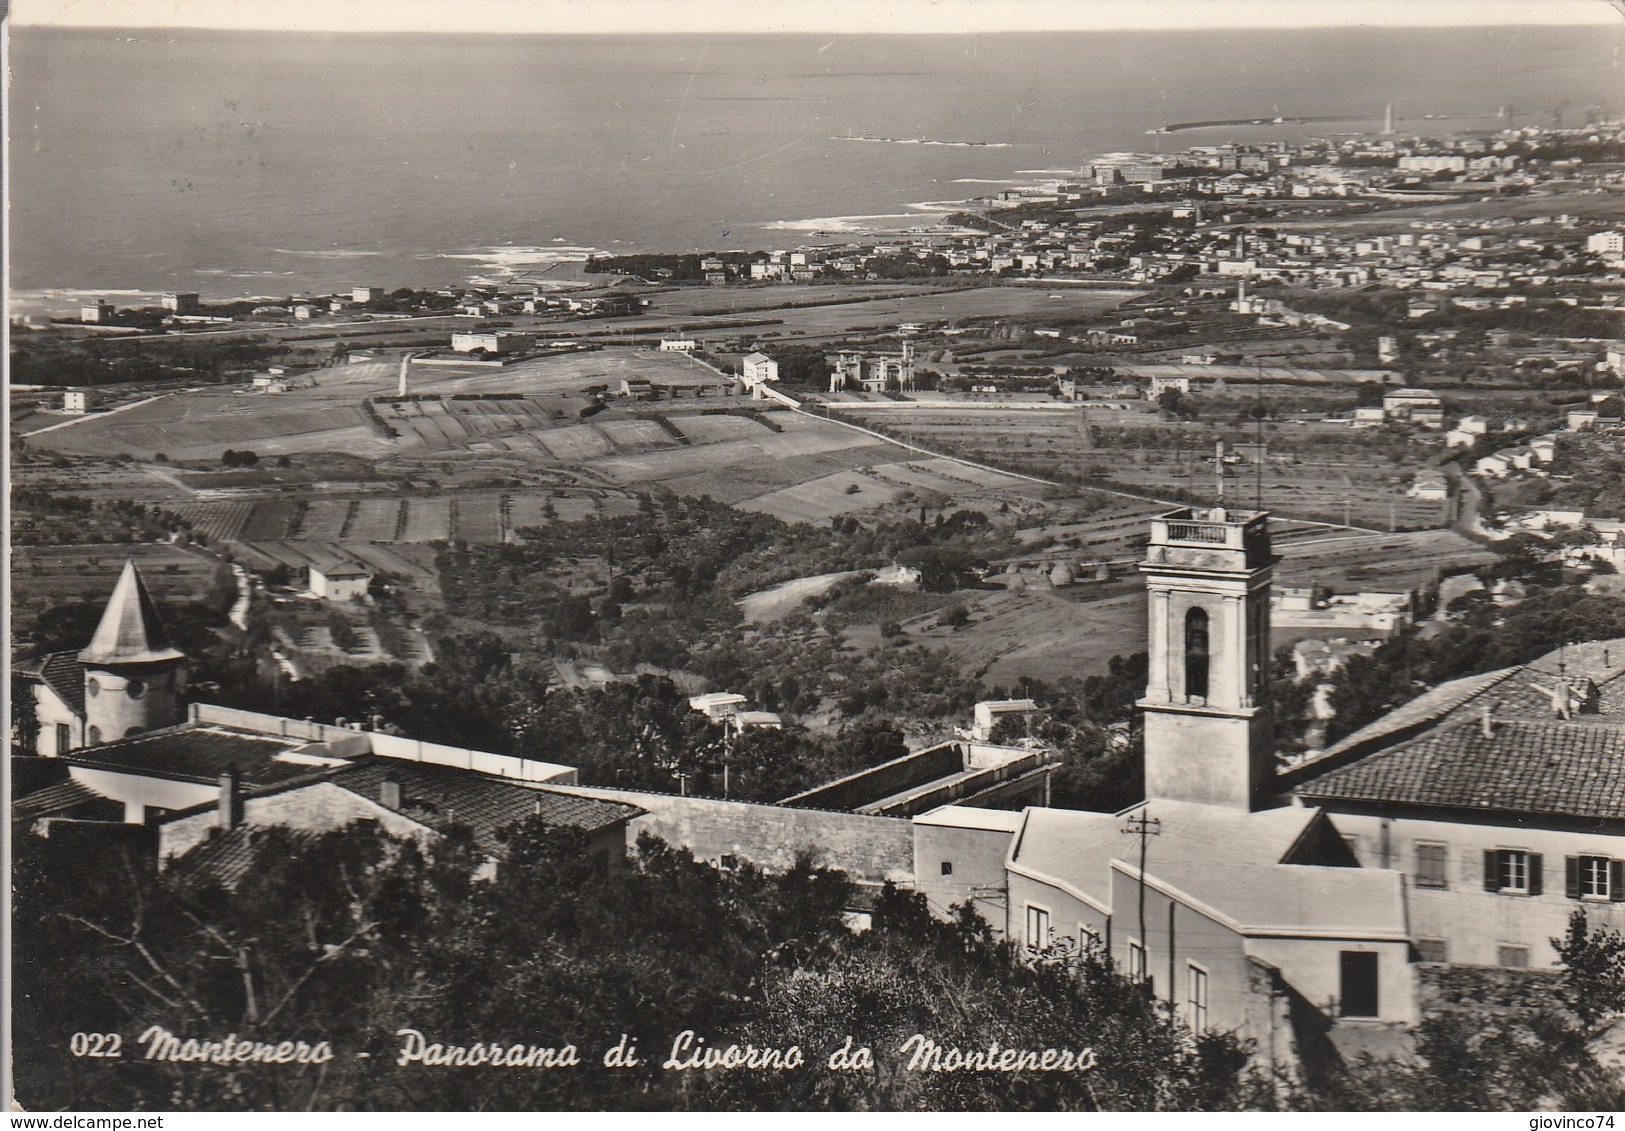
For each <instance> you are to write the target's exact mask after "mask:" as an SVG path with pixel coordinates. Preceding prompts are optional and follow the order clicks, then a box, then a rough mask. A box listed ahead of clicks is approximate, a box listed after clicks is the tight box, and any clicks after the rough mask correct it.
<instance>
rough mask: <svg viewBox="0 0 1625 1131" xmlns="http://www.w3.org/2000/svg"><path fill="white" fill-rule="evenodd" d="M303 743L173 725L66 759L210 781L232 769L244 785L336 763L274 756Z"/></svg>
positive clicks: (218, 728)
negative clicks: (284, 758)
mask: <svg viewBox="0 0 1625 1131" xmlns="http://www.w3.org/2000/svg"><path fill="white" fill-rule="evenodd" d="M304 745H306V743H305V742H304V741H303V740H301V739H292V738H283V737H281V736H279V735H269V734H260V733H258V732H256V731H250V730H237V729H235V728H233V727H222V726H179V727H171V728H169V729H167V730H155V731H152V732H150V733H148V734H138V735H136V736H135V737H133V738H126V739H121V740H120V741H118V742H109V743H106V744H104V745H101V746H87V747H84V748H83V749H80V750H74V751H70V752H69V753H68V754H67V755H66V760H67V761H69V762H71V763H73V764H74V765H81V766H92V767H96V768H98V769H107V770H117V771H121V772H124V773H132V774H150V775H153V776H156V777H167V778H180V779H184V780H189V781H204V782H211V783H212V782H215V781H218V780H219V777H220V775H221V774H223V773H225V772H226V771H227V770H229V769H235V770H236V771H237V774H238V780H239V781H241V782H242V783H243V784H244V785H245V786H264V785H270V784H273V783H276V782H282V781H287V780H289V779H291V778H297V777H303V776H305V775H307V774H311V773H316V772H320V771H321V770H322V769H324V768H330V766H331V765H333V764H336V763H329V764H328V765H327V766H324V765H323V764H322V763H321V762H313V761H311V760H301V761H297V762H295V761H283V760H280V759H279V757H278V756H279V755H281V754H285V753H288V752H290V751H292V750H295V749H297V748H299V747H301V746H304Z"/></svg>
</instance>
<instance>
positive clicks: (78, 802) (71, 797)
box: [11, 779, 124, 824]
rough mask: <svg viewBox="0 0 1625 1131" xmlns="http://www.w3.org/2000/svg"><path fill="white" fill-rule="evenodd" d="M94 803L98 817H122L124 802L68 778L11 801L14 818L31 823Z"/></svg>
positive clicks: (115, 819)
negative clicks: (109, 798)
mask: <svg viewBox="0 0 1625 1131" xmlns="http://www.w3.org/2000/svg"><path fill="white" fill-rule="evenodd" d="M87 805H88V806H94V807H95V810H96V817H97V818H98V819H106V820H111V821H117V820H121V819H122V818H123V816H124V806H123V805H122V804H121V803H119V802H116V801H109V800H108V799H106V798H105V797H103V796H102V795H101V794H99V793H97V792H96V791H95V790H93V789H91V788H90V787H89V786H88V785H83V784H81V783H79V782H76V781H73V780H71V779H70V780H68V781H61V782H57V783H56V784H55V785H50V786H46V787H45V788H44V789H41V790H36V791H35V792H33V793H30V794H29V795H28V796H27V797H19V798H17V799H16V800H15V801H13V802H12V803H11V819H12V820H13V821H14V822H17V823H20V824H32V823H33V822H34V821H38V820H40V819H42V818H45V817H60V816H63V815H65V814H67V813H69V812H72V811H73V810H77V809H80V808H81V807H83V806H87Z"/></svg>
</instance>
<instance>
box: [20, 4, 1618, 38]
mask: <svg viewBox="0 0 1625 1131" xmlns="http://www.w3.org/2000/svg"><path fill="white" fill-rule="evenodd" d="M11 19H12V22H13V23H14V24H18V25H39V24H47V25H49V24H54V25H60V26H76V27H115V28H176V27H209V28H238V29H284V30H292V31H320V32H348V31H368V32H424V33H437V34H446V33H459V32H482V33H504V32H505V33H511V34H525V33H554V34H604V33H629V32H630V33H644V34H648V33H684V32H687V33H707V32H718V33H722V32H756V33H773V32H799V33H847V34H866V35H872V34H885V33H912V34H918V33H922V32H947V33H989V32H1004V31H1073V30H1080V31H1095V30H1098V31H1108V30H1120V29H1137V28H1144V29H1180V28H1183V29H1201V28H1289V27H1337V26H1347V27H1356V26H1365V27H1450V26H1468V27H1470V26H1486V25H1497V24H1563V25H1576V24H1612V25H1613V26H1615V27H1625V0H12V11H11Z"/></svg>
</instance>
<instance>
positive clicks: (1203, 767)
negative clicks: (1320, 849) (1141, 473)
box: [1139, 507, 1276, 809]
mask: <svg viewBox="0 0 1625 1131" xmlns="http://www.w3.org/2000/svg"><path fill="white" fill-rule="evenodd" d="M1275 562H1276V558H1275V557H1274V555H1273V554H1272V553H1271V552H1270V534H1269V515H1268V513H1267V512H1264V511H1237V510H1227V509H1225V508H1224V507H1212V508H1202V507H1191V508H1186V509H1184V510H1179V511H1174V512H1172V513H1170V514H1167V515H1164V516H1163V517H1161V518H1158V519H1154V520H1152V523H1151V542H1150V545H1149V546H1148V547H1147V548H1146V558H1145V561H1143V562H1141V563H1140V570H1141V572H1143V573H1144V574H1145V575H1146V588H1147V591H1148V596H1149V598H1150V600H1149V604H1150V612H1151V615H1150V628H1151V639H1150V660H1149V666H1150V676H1149V679H1148V682H1147V686H1146V690H1145V698H1144V699H1142V700H1140V702H1139V707H1140V709H1141V710H1142V711H1143V712H1144V718H1145V792H1146V797H1147V798H1148V799H1156V798H1163V799H1167V800H1173V801H1192V802H1199V803H1202V804H1208V805H1224V806H1228V807H1231V808H1236V809H1252V808H1254V807H1255V806H1256V804H1257V803H1258V802H1259V800H1260V798H1261V797H1262V796H1263V795H1264V793H1265V792H1266V790H1267V787H1268V784H1269V781H1270V779H1271V777H1272V776H1273V772H1274V766H1273V758H1274V751H1273V749H1272V744H1271V728H1270V718H1269V712H1268V711H1267V710H1266V709H1265V708H1264V707H1263V706H1262V705H1261V704H1262V702H1263V699H1264V692H1265V690H1266V688H1267V685H1268V680H1269V640H1270V576H1271V573H1272V572H1273V570H1274V566H1275Z"/></svg>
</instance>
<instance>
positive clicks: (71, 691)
mask: <svg viewBox="0 0 1625 1131" xmlns="http://www.w3.org/2000/svg"><path fill="white" fill-rule="evenodd" d="M11 670H12V671H14V672H16V673H17V674H18V675H26V676H32V677H33V678H34V679H37V680H39V681H40V682H41V683H43V684H45V686H46V687H49V688H50V689H51V690H52V691H54V692H56V695H57V698H58V699H61V700H62V702H64V703H66V704H67V706H68V709H69V710H71V711H72V712H73V713H74V714H76V715H78V716H79V717H80V718H84V717H85V668H84V665H83V664H81V663H80V662H79V653H77V652H47V653H46V654H45V655H43V656H35V657H34V658H33V659H29V660H19V661H17V662H16V663H15V664H13V665H12V666H11Z"/></svg>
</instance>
